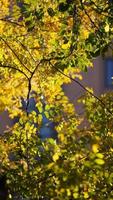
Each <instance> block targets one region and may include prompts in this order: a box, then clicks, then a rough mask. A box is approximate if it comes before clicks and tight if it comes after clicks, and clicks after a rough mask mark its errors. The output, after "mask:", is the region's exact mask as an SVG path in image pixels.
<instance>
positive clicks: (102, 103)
mask: <svg viewBox="0 0 113 200" xmlns="http://www.w3.org/2000/svg"><path fill="white" fill-rule="evenodd" d="M49 63H50V65H51V66H52V67H53V68H54V69H56V70H57V71H58V72H59V73H60V74H62V75H63V76H65V77H67V78H69V79H70V80H72V81H73V82H75V83H77V84H78V85H79V86H80V87H81V88H83V90H85V91H86V92H87V93H88V94H90V95H91V96H93V97H94V98H95V99H97V100H98V101H99V102H100V103H101V105H102V107H103V108H104V109H106V110H107V112H108V113H110V114H111V115H112V114H113V113H112V112H111V111H110V110H109V109H108V108H106V104H105V103H104V102H103V101H102V100H101V99H100V98H99V97H97V96H96V95H95V94H93V93H92V92H90V91H89V90H88V89H87V88H85V86H84V85H83V84H82V83H80V82H79V81H77V80H75V79H74V78H72V77H71V76H68V75H67V74H64V73H63V72H62V71H61V70H60V69H58V68H57V67H56V66H54V65H53V64H52V63H51V62H49Z"/></svg>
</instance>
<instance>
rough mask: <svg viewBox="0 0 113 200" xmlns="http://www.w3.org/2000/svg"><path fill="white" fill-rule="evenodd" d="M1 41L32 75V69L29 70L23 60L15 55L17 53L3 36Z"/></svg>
mask: <svg viewBox="0 0 113 200" xmlns="http://www.w3.org/2000/svg"><path fill="white" fill-rule="evenodd" d="M0 39H1V40H2V41H3V42H4V43H5V44H6V45H7V47H8V48H9V49H10V50H11V51H12V53H13V54H14V55H15V57H16V58H17V59H18V61H19V62H20V64H21V65H22V66H23V67H24V68H25V69H26V70H27V71H28V72H30V73H32V71H31V70H30V69H28V68H27V67H26V66H25V64H24V63H23V62H22V61H21V59H20V58H19V56H18V55H17V54H16V53H15V51H14V50H13V49H12V47H11V46H10V45H9V44H8V42H6V40H4V39H3V38H2V37H1V36H0Z"/></svg>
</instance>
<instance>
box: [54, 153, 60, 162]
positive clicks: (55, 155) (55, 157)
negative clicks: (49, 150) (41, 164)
mask: <svg viewBox="0 0 113 200" xmlns="http://www.w3.org/2000/svg"><path fill="white" fill-rule="evenodd" d="M58 159H59V154H58V153H55V154H54V155H53V161H54V162H56V161H57V160H58Z"/></svg>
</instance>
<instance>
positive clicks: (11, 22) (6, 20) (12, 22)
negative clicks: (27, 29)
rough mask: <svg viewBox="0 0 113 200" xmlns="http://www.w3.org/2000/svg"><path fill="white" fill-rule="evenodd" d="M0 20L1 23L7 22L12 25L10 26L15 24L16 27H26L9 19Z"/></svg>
mask: <svg viewBox="0 0 113 200" xmlns="http://www.w3.org/2000/svg"><path fill="white" fill-rule="evenodd" d="M0 20H1V21H4V22H7V23H10V24H14V25H16V26H21V27H24V25H23V24H19V23H18V22H16V21H12V20H9V19H7V18H1V19H0Z"/></svg>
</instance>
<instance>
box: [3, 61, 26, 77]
mask: <svg viewBox="0 0 113 200" xmlns="http://www.w3.org/2000/svg"><path fill="white" fill-rule="evenodd" d="M0 67H1V68H9V69H13V70H16V71H18V72H20V73H21V74H23V75H24V76H25V77H26V78H27V79H28V76H27V75H26V74H25V73H24V72H23V71H22V70H20V69H18V68H16V67H13V66H9V65H3V64H2V63H1V62H0Z"/></svg>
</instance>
